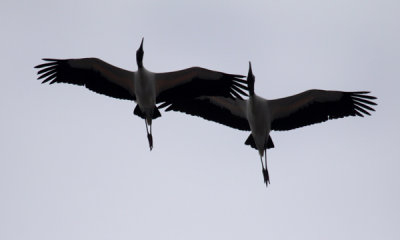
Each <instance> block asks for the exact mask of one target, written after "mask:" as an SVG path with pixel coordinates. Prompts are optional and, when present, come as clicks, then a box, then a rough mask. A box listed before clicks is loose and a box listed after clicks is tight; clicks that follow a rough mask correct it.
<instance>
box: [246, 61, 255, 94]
mask: <svg viewBox="0 0 400 240" xmlns="http://www.w3.org/2000/svg"><path fill="white" fill-rule="evenodd" d="M254 82H255V77H254V75H253V71H252V70H251V62H249V73H248V74H247V87H248V88H249V94H250V96H253V95H254Z"/></svg>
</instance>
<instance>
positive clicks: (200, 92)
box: [155, 67, 247, 103]
mask: <svg viewBox="0 0 400 240" xmlns="http://www.w3.org/2000/svg"><path fill="white" fill-rule="evenodd" d="M241 78H243V76H241V75H234V74H227V73H222V72H216V71H212V70H208V69H205V68H200V67H192V68H187V69H184V70H181V71H176V72H167V73H156V74H155V80H156V91H157V103H159V102H164V101H172V100H176V99H188V98H195V97H200V96H222V97H231V98H233V97H236V98H240V99H241V95H243V96H247V93H246V92H244V90H247V85H246V81H245V80H243V79H241Z"/></svg>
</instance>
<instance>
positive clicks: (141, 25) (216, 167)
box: [0, 0, 400, 240]
mask: <svg viewBox="0 0 400 240" xmlns="http://www.w3.org/2000/svg"><path fill="white" fill-rule="evenodd" d="M399 12H400V2H399V1H397V0H393V1H390V0H375V1H372V0H338V1H325V0H323V1H321V0H302V1H294V0H292V1H290V0H285V1H272V0H267V1H252V0H247V1H231V2H230V1H216V0H202V1H196V2H191V1H186V0H185V1H178V0H175V1H159V2H157V1H148V0H142V1H121V0H114V1H107V3H104V2H102V1H97V0H92V1H88V0H79V1H73V0H69V1H53V0H48V1H14V0H2V1H1V3H0V26H1V31H2V34H1V38H0V46H1V47H0V49H1V58H0V65H1V72H2V79H1V83H2V85H1V88H0V92H1V94H0V109H1V118H0V121H1V122H0V131H1V135H0V239H2V240H3V239H4V240H26V239H40V240H54V239H57V240H64V239H65V240H67V239H68V240H70V239H74V240H80V239H96V240H102V239H104V240H105V239H118V240H119V239H121V240H123V239H202V240H204V239H282V240H286V239H305V240H313V239H324V240H326V239H364V240H366V239H400V217H399V214H400V207H399V203H400V176H399V171H400V154H399V153H400V147H399V143H400V139H399V133H400V131H399V130H400V127H399V122H400V107H399V103H400V102H399V100H398V91H399V86H400V85H399V81H400V47H399V46H400V17H399V16H400V15H399ZM142 37H144V38H145V41H144V51H145V55H144V64H145V66H146V68H147V69H149V70H151V71H155V72H164V71H172V70H178V69H182V68H187V67H191V66H201V67H206V68H210V69H215V70H219V71H224V72H229V73H238V74H247V69H248V61H249V60H250V61H252V63H253V70H254V74H255V76H256V92H257V93H258V94H259V95H261V96H263V97H265V98H278V97H284V96H288V95H292V94H295V93H298V92H301V91H304V90H307V89H311V88H319V89H335V90H343V91H360V90H369V91H372V94H373V95H375V96H377V97H378V98H379V99H378V100H377V102H378V104H379V105H378V106H377V107H376V110H377V111H376V112H375V113H374V114H373V115H372V116H371V117H365V118H345V119H340V120H334V121H330V122H325V123H323V124H318V125H313V126H309V127H305V128H301V129H297V130H293V131H289V132H272V137H273V140H274V143H275V149H272V150H269V151H268V163H269V171H270V175H271V185H270V186H269V187H268V188H265V185H264V183H263V178H262V173H261V167H260V161H259V157H258V153H257V151H255V150H254V149H251V148H249V147H248V146H245V145H244V141H245V140H246V138H247V136H248V134H249V133H248V132H241V131H238V130H234V129H230V128H228V127H225V126H222V125H219V124H216V123H213V122H208V121H205V120H203V119H200V118H195V117H190V116H188V115H184V114H180V113H174V112H172V113H170V112H168V113H165V112H162V115H163V116H162V118H159V119H157V120H156V121H155V122H154V125H153V135H154V149H153V151H152V152H150V151H149V148H148V143H147V138H146V133H145V126H144V123H143V120H142V119H139V118H138V117H136V116H133V114H132V111H133V109H134V107H135V103H133V102H129V101H122V100H117V99H113V98H109V97H106V96H103V95H99V94H96V93H93V92H91V91H89V90H87V89H86V88H83V87H78V86H73V85H66V84H64V85H62V84H58V85H52V86H49V85H41V84H40V82H39V81H37V80H36V77H37V76H36V71H35V70H34V68H33V66H35V65H37V64H39V63H41V60H40V59H41V58H44V57H52V58H81V57H98V58H101V59H103V60H105V61H107V62H109V63H111V64H114V65H116V66H119V67H122V68H125V69H129V70H136V62H135V52H136V49H137V48H138V47H139V44H140V40H141V38H142Z"/></svg>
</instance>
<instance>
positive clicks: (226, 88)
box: [35, 39, 247, 150]
mask: <svg viewBox="0 0 400 240" xmlns="http://www.w3.org/2000/svg"><path fill="white" fill-rule="evenodd" d="M143 55H144V51H143V39H142V42H141V44H140V47H139V49H138V50H137V51H136V63H137V67H138V70H137V71H135V72H132V71H128V70H124V69H121V68H118V67H115V66H113V65H111V64H109V63H106V62H104V61H102V60H101V59H98V58H79V59H50V58H44V59H43V60H44V61H46V62H45V63H43V64H40V65H37V66H36V67H35V68H38V69H39V70H38V75H39V76H38V80H41V81H42V83H49V84H53V83H69V84H75V85H80V86H85V87H86V88H88V89H90V90H92V91H94V92H96V93H100V94H104V95H107V96H109V97H113V98H118V99H125V100H132V101H135V102H136V103H137V105H136V107H135V109H134V111H133V112H134V114H135V115H137V116H139V117H141V118H143V119H144V121H145V125H146V132H147V138H148V142H149V147H150V150H152V148H153V137H152V130H151V125H152V120H153V119H156V118H158V117H160V116H161V114H160V111H159V110H158V107H157V105H156V104H159V103H162V102H165V101H173V102H180V101H187V100H188V99H191V98H194V97H200V96H221V97H226V98H232V99H233V98H239V99H241V95H245V96H247V94H246V92H244V91H246V90H247V86H246V81H245V80H243V79H242V78H243V77H244V76H242V75H236V74H228V73H223V72H217V71H213V70H208V69H205V68H200V67H191V68H187V69H183V70H179V71H174V72H165V73H155V72H151V71H149V70H147V69H146V68H145V67H144V66H143ZM149 129H150V130H149Z"/></svg>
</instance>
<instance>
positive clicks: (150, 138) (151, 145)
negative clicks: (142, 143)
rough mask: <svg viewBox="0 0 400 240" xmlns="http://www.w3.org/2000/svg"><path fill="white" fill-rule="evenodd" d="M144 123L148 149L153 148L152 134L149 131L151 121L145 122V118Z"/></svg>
mask: <svg viewBox="0 0 400 240" xmlns="http://www.w3.org/2000/svg"><path fill="white" fill-rule="evenodd" d="M144 124H145V125H146V132H147V140H148V141H149V147H150V151H151V150H152V149H153V135H152V133H151V123H150V124H147V121H146V119H145V120H144ZM147 125H149V127H148V126H147ZM149 128H150V132H149Z"/></svg>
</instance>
